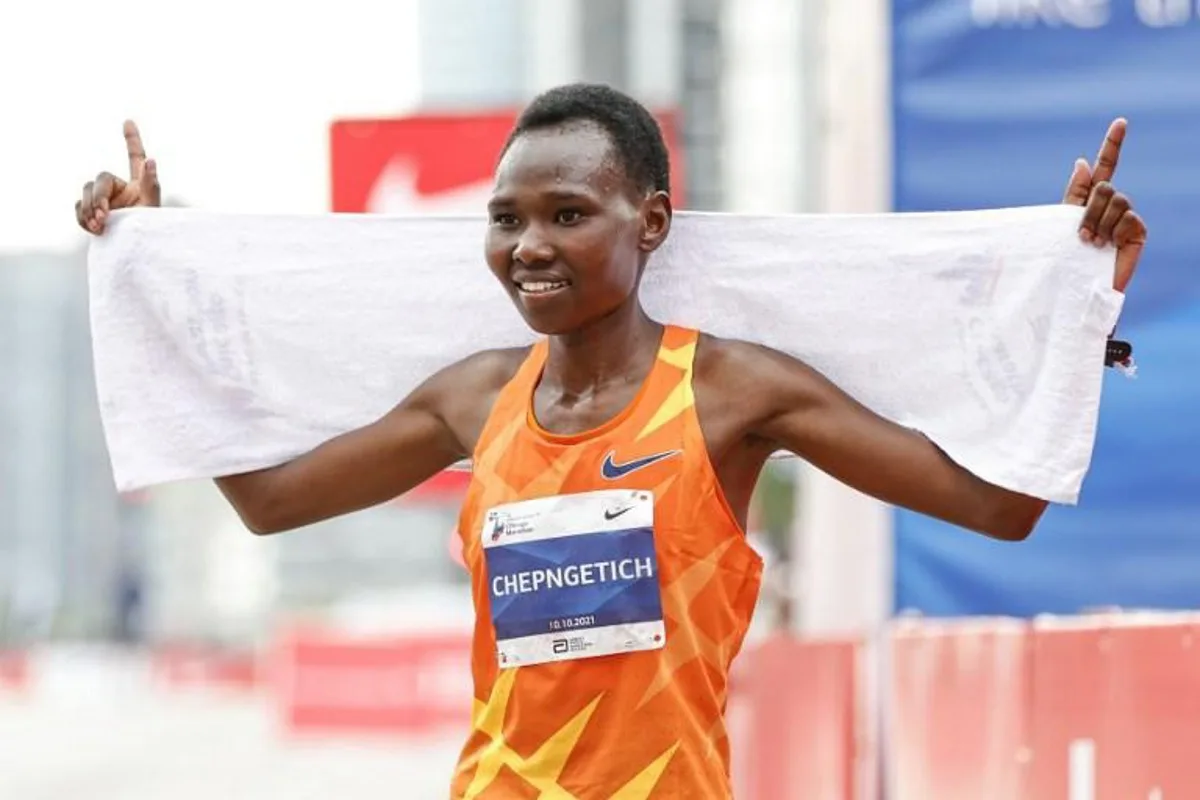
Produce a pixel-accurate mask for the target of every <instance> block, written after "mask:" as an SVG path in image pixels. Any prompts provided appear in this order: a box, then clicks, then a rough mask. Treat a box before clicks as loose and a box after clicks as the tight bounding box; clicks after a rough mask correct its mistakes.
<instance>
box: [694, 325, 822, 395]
mask: <svg viewBox="0 0 1200 800" xmlns="http://www.w3.org/2000/svg"><path fill="white" fill-rule="evenodd" d="M695 369H696V377H697V378H698V379H699V380H700V381H701V382H702V383H703V384H705V385H706V387H708V388H712V389H718V390H719V389H723V388H731V389H732V391H734V392H735V393H739V394H744V393H745V390H746V389H748V388H750V387H751V386H753V387H755V388H760V389H761V388H769V387H778V388H780V389H785V388H792V389H794V388H797V383H800V384H803V383H804V382H805V378H808V377H812V378H814V379H815V378H817V373H816V371H815V370H813V369H812V368H811V367H809V366H808V365H807V364H805V363H804V362H803V361H801V360H800V359H798V358H795V357H794V356H791V355H788V354H787V353H784V352H781V351H779V350H776V349H774V348H771V347H767V346H766V345H761V344H755V343H754V342H747V341H744V340H742V339H722V338H720V337H717V336H712V335H710V334H707V333H706V334H701V336H700V341H699V343H698V345H697V347H696V367H695ZM713 384H715V386H714V385H713Z"/></svg>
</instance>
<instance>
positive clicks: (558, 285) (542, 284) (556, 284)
mask: <svg viewBox="0 0 1200 800" xmlns="http://www.w3.org/2000/svg"><path fill="white" fill-rule="evenodd" d="M515 283H516V285H517V291H518V292H520V293H521V294H528V295H539V294H550V293H551V292H557V291H558V290H560V289H565V288H567V287H568V286H570V283H568V282H567V281H515Z"/></svg>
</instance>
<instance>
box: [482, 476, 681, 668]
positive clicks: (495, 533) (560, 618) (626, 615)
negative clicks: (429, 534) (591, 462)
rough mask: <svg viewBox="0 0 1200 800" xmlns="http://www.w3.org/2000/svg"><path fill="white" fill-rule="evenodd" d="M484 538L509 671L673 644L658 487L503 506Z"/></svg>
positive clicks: (499, 641) (499, 640)
mask: <svg viewBox="0 0 1200 800" xmlns="http://www.w3.org/2000/svg"><path fill="white" fill-rule="evenodd" d="M482 534H483V536H482V543H483V552H484V558H485V560H486V564H487V576H488V593H489V600H490V605H491V612H492V625H493V627H494V629H495V632H496V645H497V656H498V658H499V660H500V666H501V667H513V666H528V665H531V664H540V663H544V662H548V661H564V660H568V659H574V658H590V657H595V656H604V655H612V654H614V653H627V652H635V651H639V650H652V649H656V648H660V647H662V646H663V644H664V640H665V626H664V625H663V616H662V597H661V594H660V591H659V581H658V561H657V556H656V555H655V550H654V498H653V496H652V495H651V494H650V493H649V492H647V491H643V490H616V491H599V492H586V493H581V494H572V495H561V496H556V497H546V498H539V499H537V500H528V501H525V502H521V503H512V504H509V505H505V506H497V507H496V508H493V509H491V510H490V511H489V512H488V514H487V517H486V519H485V521H484V527H483V531H482Z"/></svg>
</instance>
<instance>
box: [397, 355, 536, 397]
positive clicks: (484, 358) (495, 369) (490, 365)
mask: <svg viewBox="0 0 1200 800" xmlns="http://www.w3.org/2000/svg"><path fill="white" fill-rule="evenodd" d="M529 349H530V348H528V347H506V348H497V349H492V350H480V351H479V352H477V353H472V354H471V355H469V356H467V357H466V358H462V359H460V360H458V361H455V362H454V363H453V364H450V365H448V366H446V367H443V368H442V369H440V370H438V371H437V372H436V373H434V374H433V375H432V376H431V377H430V378H429V379H428V380H426V381H425V383H423V384H422V385H421V386H420V387H418V388H417V390H416V391H415V392H414V393H413V396H414V397H416V396H418V395H419V396H420V397H421V398H422V399H423V400H425V401H435V402H437V404H438V405H439V406H443V407H444V406H445V405H446V404H450V405H451V406H456V407H459V408H462V407H463V406H470V405H476V404H478V403H480V402H485V403H486V404H487V406H488V407H489V408H490V407H491V403H492V401H493V400H494V399H495V396H496V394H497V393H499V391H500V390H501V389H502V388H504V385H505V384H507V383H508V382H509V381H511V380H512V379H513V376H515V375H516V374H517V370H519V369H520V368H521V364H522V363H523V362H524V361H525V359H526V357H527V356H528V355H529Z"/></svg>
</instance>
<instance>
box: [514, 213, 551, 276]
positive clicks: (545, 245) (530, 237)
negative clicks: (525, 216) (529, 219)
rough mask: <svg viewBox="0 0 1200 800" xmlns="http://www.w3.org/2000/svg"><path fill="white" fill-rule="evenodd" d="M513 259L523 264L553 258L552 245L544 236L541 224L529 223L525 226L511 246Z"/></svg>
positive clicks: (529, 264) (542, 261)
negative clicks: (514, 243)
mask: <svg viewBox="0 0 1200 800" xmlns="http://www.w3.org/2000/svg"><path fill="white" fill-rule="evenodd" d="M513 260H514V261H518V262H520V263H522V264H524V265H525V266H532V265H534V264H538V263H546V262H550V261H553V260H554V246H553V245H552V244H551V243H550V241H549V240H548V239H547V237H546V236H545V233H544V231H543V230H542V226H541V225H538V224H536V223H530V224H529V225H526V226H525V230H523V231H521V235H520V236H519V237H517V243H516V245H515V246H514V247H513Z"/></svg>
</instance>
